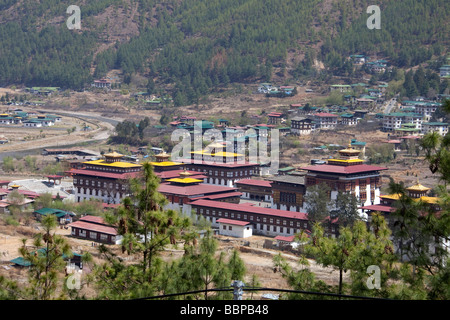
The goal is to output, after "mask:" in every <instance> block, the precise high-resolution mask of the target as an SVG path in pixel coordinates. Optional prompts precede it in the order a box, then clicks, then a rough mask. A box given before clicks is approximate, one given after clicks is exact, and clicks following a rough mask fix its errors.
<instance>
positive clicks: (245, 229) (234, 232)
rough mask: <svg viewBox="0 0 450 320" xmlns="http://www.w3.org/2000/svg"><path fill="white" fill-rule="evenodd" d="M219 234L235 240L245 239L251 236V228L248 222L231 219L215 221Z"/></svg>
mask: <svg viewBox="0 0 450 320" xmlns="http://www.w3.org/2000/svg"><path fill="white" fill-rule="evenodd" d="M216 222H217V223H218V224H219V234H220V235H223V236H230V237H235V238H247V237H251V236H252V235H253V227H252V225H251V224H250V222H247V221H241V220H232V219H224V218H221V219H217V220H216Z"/></svg>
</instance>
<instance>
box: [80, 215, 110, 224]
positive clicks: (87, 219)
mask: <svg viewBox="0 0 450 320" xmlns="http://www.w3.org/2000/svg"><path fill="white" fill-rule="evenodd" d="M80 221H85V222H92V223H99V224H105V220H104V219H103V218H102V217H99V216H90V215H87V216H84V217H81V218H80Z"/></svg>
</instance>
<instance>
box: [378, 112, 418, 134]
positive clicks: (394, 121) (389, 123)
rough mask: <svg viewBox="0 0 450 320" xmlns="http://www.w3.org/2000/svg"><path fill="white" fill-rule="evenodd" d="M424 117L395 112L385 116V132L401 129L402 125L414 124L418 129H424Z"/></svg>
mask: <svg viewBox="0 0 450 320" xmlns="http://www.w3.org/2000/svg"><path fill="white" fill-rule="evenodd" d="M422 118H423V116H422V115H421V114H418V113H404V112H394V113H387V114H384V115H383V127H382V129H383V131H394V130H396V129H401V128H402V124H407V123H408V124H414V125H415V128H416V129H419V130H421V129H422V122H423V120H422Z"/></svg>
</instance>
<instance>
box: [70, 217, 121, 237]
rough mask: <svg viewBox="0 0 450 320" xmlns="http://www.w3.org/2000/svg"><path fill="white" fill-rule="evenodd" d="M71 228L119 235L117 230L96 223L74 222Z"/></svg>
mask: <svg viewBox="0 0 450 320" xmlns="http://www.w3.org/2000/svg"><path fill="white" fill-rule="evenodd" d="M69 227H75V228H80V229H84V230H89V231H95V232H100V233H105V234H111V235H114V236H115V235H117V230H116V229H115V228H113V227H109V226H105V225H100V224H95V223H89V222H84V221H76V222H72V223H70V224H69Z"/></svg>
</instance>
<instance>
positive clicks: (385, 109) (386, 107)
mask: <svg viewBox="0 0 450 320" xmlns="http://www.w3.org/2000/svg"><path fill="white" fill-rule="evenodd" d="M396 105H397V99H396V98H392V99H391V100H389V101H386V103H385V104H384V105H383V113H391V111H392V109H393V108H394V107H395V106H396Z"/></svg>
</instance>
